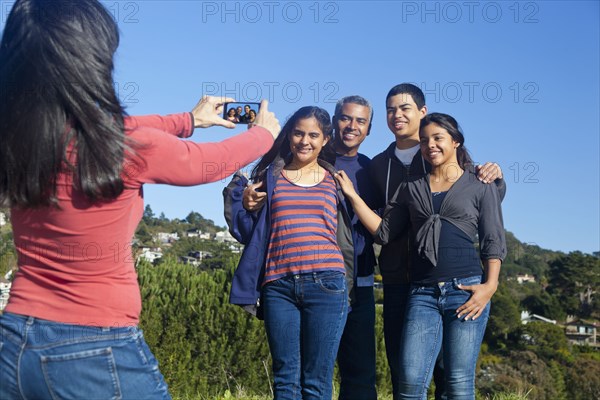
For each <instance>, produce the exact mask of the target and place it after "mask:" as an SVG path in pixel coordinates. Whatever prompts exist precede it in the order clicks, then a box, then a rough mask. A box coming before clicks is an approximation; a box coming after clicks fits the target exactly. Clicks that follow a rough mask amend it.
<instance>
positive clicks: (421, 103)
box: [385, 83, 425, 110]
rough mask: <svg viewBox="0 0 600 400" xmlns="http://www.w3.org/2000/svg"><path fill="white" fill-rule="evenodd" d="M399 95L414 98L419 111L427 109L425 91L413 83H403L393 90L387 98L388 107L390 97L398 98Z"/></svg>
mask: <svg viewBox="0 0 600 400" xmlns="http://www.w3.org/2000/svg"><path fill="white" fill-rule="evenodd" d="M398 94H409V95H410V97H412V99H413V100H414V102H415V104H416V105H417V108H418V109H419V110H420V109H421V108H423V107H425V95H424V94H423V91H422V90H421V89H419V87H418V86H415V85H413V84H412V83H401V84H399V85H396V86H394V87H393V88H391V89H390V91H389V92H388V94H387V96H386V97H385V104H386V106H387V102H388V100H389V99H390V97H392V96H396V95H398Z"/></svg>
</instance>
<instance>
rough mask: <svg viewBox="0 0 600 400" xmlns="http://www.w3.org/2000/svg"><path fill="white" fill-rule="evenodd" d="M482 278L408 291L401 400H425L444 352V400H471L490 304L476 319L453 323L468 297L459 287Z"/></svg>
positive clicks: (453, 281) (479, 280)
mask: <svg viewBox="0 0 600 400" xmlns="http://www.w3.org/2000/svg"><path fill="white" fill-rule="evenodd" d="M479 283H481V276H472V277H469V278H462V279H453V280H452V281H449V282H441V283H439V284H436V285H432V286H417V285H412V286H411V292H410V296H409V299H408V305H407V308H406V323H405V326H404V330H403V336H402V351H401V355H402V356H401V357H402V358H401V366H402V368H401V371H400V398H401V399H418V400H422V399H425V398H426V397H425V396H426V395H427V388H428V387H429V382H430V381H431V375H432V373H433V366H434V363H435V360H436V358H437V355H438V353H439V351H440V348H443V358H444V373H445V377H446V394H447V396H448V398H449V399H453V400H463V399H471V400H473V399H475V365H476V363H477V357H478V356H479V349H480V347H481V342H482V340H483V334H484V332H485V327H486V325H487V321H488V317H489V313H490V304H489V303H488V305H487V306H486V307H485V310H484V312H483V313H482V314H481V316H479V318H477V319H476V320H468V321H466V320H465V319H464V316H463V318H460V319H459V318H457V314H456V309H457V308H458V307H459V306H461V305H462V304H464V303H465V302H466V301H467V300H469V298H470V297H471V292H467V291H464V290H461V289H459V288H458V284H462V285H465V286H467V285H477V284H479Z"/></svg>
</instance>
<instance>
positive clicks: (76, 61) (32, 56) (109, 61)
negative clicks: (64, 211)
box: [0, 0, 128, 208]
mask: <svg viewBox="0 0 600 400" xmlns="http://www.w3.org/2000/svg"><path fill="white" fill-rule="evenodd" d="M118 44H119V32H118V28H117V25H116V23H115V21H114V19H113V17H112V16H111V15H110V13H109V12H108V10H106V8H105V7H104V6H103V5H102V4H100V3H99V2H98V1H96V0H77V1H73V0H53V1H47V0H17V1H16V2H15V4H14V5H13V8H12V10H11V12H10V14H9V16H8V19H7V21H6V26H5V28H4V33H3V36H2V42H1V44H0V94H1V96H2V98H1V99H0V142H1V143H2V146H0V204H3V205H8V206H19V207H26V208H27V207H40V206H48V205H52V204H56V203H57V199H56V180H57V176H58V175H59V174H60V173H63V172H71V171H72V174H73V181H74V186H75V187H77V189H79V190H81V191H82V192H83V194H84V195H85V196H86V197H87V198H88V199H89V200H91V201H98V200H109V199H113V198H115V197H117V196H118V195H119V194H121V192H122V191H123V189H124V187H123V178H122V175H123V174H124V173H126V171H124V168H123V164H124V163H123V161H124V158H125V156H126V153H127V154H128V147H127V145H126V139H125V132H124V122H123V118H124V115H125V111H124V109H123V107H122V106H121V104H120V101H119V99H118V97H117V94H116V91H115V88H114V84H113V80H112V73H113V67H114V66H113V55H114V52H115V51H116V49H117V46H118ZM70 148H72V149H73V150H74V152H73V154H74V158H69V157H68V150H69V149H70Z"/></svg>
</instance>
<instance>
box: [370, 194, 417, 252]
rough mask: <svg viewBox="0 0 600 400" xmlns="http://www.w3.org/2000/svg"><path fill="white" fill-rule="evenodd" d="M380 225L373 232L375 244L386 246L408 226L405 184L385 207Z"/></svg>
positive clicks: (408, 217)
mask: <svg viewBox="0 0 600 400" xmlns="http://www.w3.org/2000/svg"><path fill="white" fill-rule="evenodd" d="M381 218H382V219H381V223H380V224H379V228H377V232H375V235H373V236H374V238H375V243H378V244H381V245H386V244H388V243H389V242H391V241H393V240H394V239H396V238H397V237H398V236H399V235H400V234H401V233H402V232H404V230H405V229H406V227H407V226H408V223H409V221H410V216H409V213H408V204H407V196H406V183H402V184H400V186H399V187H398V190H396V193H395V194H394V197H392V199H391V200H390V202H389V203H388V204H387V206H386V207H385V211H384V212H383V216H382V217H381Z"/></svg>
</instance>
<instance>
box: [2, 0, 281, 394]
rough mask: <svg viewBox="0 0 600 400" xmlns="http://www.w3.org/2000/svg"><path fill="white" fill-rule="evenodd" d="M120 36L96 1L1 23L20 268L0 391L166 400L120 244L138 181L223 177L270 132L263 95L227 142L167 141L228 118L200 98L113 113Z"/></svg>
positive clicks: (136, 208) (36, 0) (267, 141)
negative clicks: (162, 110)
mask: <svg viewBox="0 0 600 400" xmlns="http://www.w3.org/2000/svg"><path fill="white" fill-rule="evenodd" d="M118 43H119V35H118V29H117V26H116V24H115V22H114V20H113V18H112V17H111V15H110V13H109V12H108V11H107V10H106V9H105V8H104V6H102V5H101V4H100V3H99V2H98V1H96V0H78V1H77V2H73V1H72V0H54V1H51V2H50V1H42V0H18V1H17V2H16V3H15V4H14V6H13V8H12V10H11V13H10V15H9V17H8V19H7V21H6V26H5V28H4V33H3V36H2V43H1V45H0V94H1V95H2V100H1V101H0V141H1V143H2V144H1V146H0V205H2V206H7V207H10V209H11V222H12V226H13V234H14V241H15V247H16V250H17V253H18V265H19V270H18V271H17V273H16V276H15V279H14V282H13V286H12V289H11V296H10V300H9V303H8V305H7V307H6V309H5V313H4V314H3V315H2V316H1V318H0V329H1V336H0V398H3V399H4V398H169V394H168V392H167V387H166V384H165V382H164V380H163V377H162V375H161V374H160V372H159V371H158V366H157V362H156V360H155V359H154V357H153V356H152V353H151V352H150V350H149V349H148V347H147V345H146V343H145V341H144V339H143V336H142V333H141V331H140V330H139V329H138V328H137V324H138V320H139V313H140V309H141V301H140V293H139V287H138V283H137V277H136V273H135V269H134V263H133V260H132V258H131V249H130V243H131V241H132V239H133V234H134V231H135V228H136V226H137V224H138V222H139V220H140V219H141V216H142V213H143V190H142V186H143V184H145V183H166V184H171V185H178V186H189V185H197V184H201V183H206V182H214V181H218V180H221V179H224V178H225V176H227V175H229V174H230V173H231V172H233V171H235V170H236V169H238V168H240V166H244V165H246V164H248V163H250V162H252V161H253V160H254V159H256V158H258V157H259V156H261V155H262V154H264V153H265V152H266V151H267V150H268V149H269V148H270V147H271V145H272V144H273V139H274V137H275V136H277V133H278V131H279V123H278V121H277V119H276V118H275V116H274V115H273V114H272V113H270V112H268V111H267V110H266V108H265V106H266V103H265V104H263V107H262V109H261V112H260V113H259V115H258V116H257V121H256V123H255V127H253V128H252V129H250V130H249V131H248V132H245V133H243V134H241V135H238V136H236V137H233V138H231V139H227V140H224V141H222V142H220V143H206V144H198V143H194V142H191V141H183V140H180V139H179V138H178V137H176V136H180V137H188V136H190V135H191V134H192V132H193V129H194V127H202V128H206V127H210V126H214V125H221V126H225V127H230V128H232V127H234V126H235V125H234V124H233V123H232V122H229V121H225V120H224V119H222V118H220V117H219V114H220V113H221V112H222V107H223V103H222V101H219V100H218V99H216V98H211V97H204V98H203V99H202V100H201V101H200V102H199V103H198V105H197V106H196V107H195V108H194V110H193V111H192V112H191V113H182V114H176V115H171V116H168V117H165V118H163V117H158V116H151V117H142V118H129V117H125V112H124V110H123V108H122V106H121V104H120V102H119V99H118V98H117V95H116V93H115V89H114V83H113V80H112V72H113V54H114V52H115V50H116V48H117V45H118ZM223 101H234V100H233V99H223ZM225 160H226V161H225Z"/></svg>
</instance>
